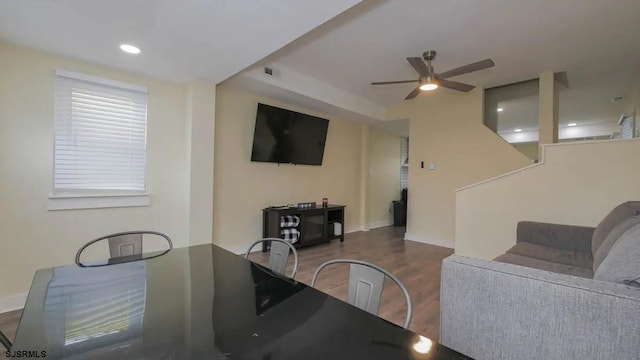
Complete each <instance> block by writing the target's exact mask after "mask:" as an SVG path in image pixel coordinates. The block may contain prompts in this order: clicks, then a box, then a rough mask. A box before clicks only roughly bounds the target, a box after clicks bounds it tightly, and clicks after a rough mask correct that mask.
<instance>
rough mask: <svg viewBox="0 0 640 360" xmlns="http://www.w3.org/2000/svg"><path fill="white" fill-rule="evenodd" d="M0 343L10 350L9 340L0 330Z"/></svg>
mask: <svg viewBox="0 0 640 360" xmlns="http://www.w3.org/2000/svg"><path fill="white" fill-rule="evenodd" d="M0 343H2V346H4V348H5V349H7V350H11V341H9V339H8V338H7V337H6V336H5V335H4V333H3V332H2V331H0Z"/></svg>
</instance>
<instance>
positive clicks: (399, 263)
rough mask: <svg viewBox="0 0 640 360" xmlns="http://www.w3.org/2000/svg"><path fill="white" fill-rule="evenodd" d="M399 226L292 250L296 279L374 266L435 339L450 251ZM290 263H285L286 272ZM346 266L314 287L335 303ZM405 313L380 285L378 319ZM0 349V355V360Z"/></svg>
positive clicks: (10, 316)
mask: <svg viewBox="0 0 640 360" xmlns="http://www.w3.org/2000/svg"><path fill="white" fill-rule="evenodd" d="M404 232H405V228H396V227H384V228H379V229H375V230H371V231H367V232H357V233H351V234H347V235H346V236H345V242H344V243H340V242H339V241H338V240H333V241H331V243H328V244H323V245H318V246H314V247H309V248H303V249H300V250H299V251H298V255H299V265H298V274H297V275H296V280H298V281H301V282H303V283H305V284H310V283H311V277H312V276H313V273H314V271H315V270H316V268H317V267H318V266H319V265H320V264H321V263H323V262H325V261H327V260H331V259H337V258H348V259H358V260H364V261H368V262H371V263H374V264H377V265H379V266H381V267H383V268H385V269H386V270H388V271H390V272H391V273H393V274H394V275H395V276H397V277H398V278H399V279H400V281H402V282H403V283H404V284H405V286H406V287H407V288H408V289H409V293H410V295H411V299H412V301H413V319H412V321H411V325H410V329H411V330H413V331H414V332H416V333H418V334H421V335H424V336H427V337H429V338H431V339H432V340H435V341H437V340H438V330H439V321H440V264H441V262H442V259H444V258H445V257H447V256H449V255H451V254H453V250H452V249H447V248H443V247H438V246H432V245H426V244H420V243H416V242H412V241H404V240H403V236H404ZM267 258H268V254H266V253H261V252H256V253H252V254H251V255H250V259H251V260H253V261H256V262H258V263H262V264H264V263H266V262H267ZM291 266H292V261H290V262H289V270H288V271H289V272H290V269H291ZM348 270H349V266H348V265H335V266H332V267H329V268H326V269H325V270H324V271H323V272H322V274H321V275H320V277H319V279H318V283H317V284H316V287H317V288H318V289H320V290H322V291H324V292H326V293H328V294H330V295H333V296H335V297H337V298H340V299H346V294H347V279H348ZM20 314H21V311H20V310H17V311H12V312H8V313H4V314H0V330H2V331H3V332H4V333H5V334H6V335H7V337H9V339H13V338H14V336H15V331H16V328H17V327H18V321H19V319H20ZM405 314H406V302H405V300H404V296H403V295H402V292H401V291H400V289H398V287H397V286H396V285H395V284H394V283H393V282H392V281H391V280H388V279H387V280H386V281H385V288H384V291H383V294H382V302H381V304H380V314H379V315H380V316H381V317H383V318H384V319H387V320H388V321H391V322H393V323H395V324H399V325H402V323H403V322H404V317H405ZM3 358H4V351H2V352H0V359H3Z"/></svg>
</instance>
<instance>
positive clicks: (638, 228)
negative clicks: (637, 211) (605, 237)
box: [593, 224, 640, 287]
mask: <svg viewBox="0 0 640 360" xmlns="http://www.w3.org/2000/svg"><path fill="white" fill-rule="evenodd" d="M593 278H594V279H595V280H602V281H610V282H615V283H619V284H625V285H630V286H635V287H640V224H636V225H635V226H633V227H632V228H630V229H629V230H627V231H626V232H625V233H624V234H622V236H620V238H619V239H618V241H616V243H615V244H614V245H613V247H612V248H611V251H609V255H608V256H607V257H606V258H605V259H604V260H603V261H602V264H600V267H598V271H596V273H595V275H594V277H593Z"/></svg>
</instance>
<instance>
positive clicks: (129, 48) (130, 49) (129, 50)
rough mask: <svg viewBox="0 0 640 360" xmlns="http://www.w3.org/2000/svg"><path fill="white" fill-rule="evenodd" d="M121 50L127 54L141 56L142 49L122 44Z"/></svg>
mask: <svg viewBox="0 0 640 360" xmlns="http://www.w3.org/2000/svg"><path fill="white" fill-rule="evenodd" d="M120 50H122V51H124V52H126V53H127V54H134V55H136V54H140V48H139V47H137V46H134V45H131V44H120Z"/></svg>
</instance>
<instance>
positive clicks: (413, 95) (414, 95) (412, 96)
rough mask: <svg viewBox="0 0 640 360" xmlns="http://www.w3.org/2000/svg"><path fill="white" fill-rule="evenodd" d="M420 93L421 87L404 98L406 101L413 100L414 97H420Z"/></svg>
mask: <svg viewBox="0 0 640 360" xmlns="http://www.w3.org/2000/svg"><path fill="white" fill-rule="evenodd" d="M419 93H420V87H419V86H418V87H416V88H415V89H413V91H412V92H410V93H409V95H407V97H406V98H404V99H405V100H411V99H413V98H414V97H416V96H418V94H419Z"/></svg>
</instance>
